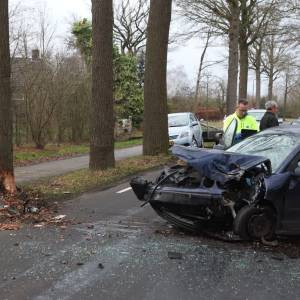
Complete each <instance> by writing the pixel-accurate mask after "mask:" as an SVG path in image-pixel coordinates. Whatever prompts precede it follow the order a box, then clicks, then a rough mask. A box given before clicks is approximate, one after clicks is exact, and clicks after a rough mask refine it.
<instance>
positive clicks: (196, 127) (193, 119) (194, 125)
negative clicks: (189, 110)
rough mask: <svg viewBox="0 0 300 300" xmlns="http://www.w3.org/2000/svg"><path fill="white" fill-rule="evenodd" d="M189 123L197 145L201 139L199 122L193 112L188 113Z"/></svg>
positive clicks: (200, 142)
mask: <svg viewBox="0 0 300 300" xmlns="http://www.w3.org/2000/svg"><path fill="white" fill-rule="evenodd" d="M190 123H191V127H192V131H193V135H194V137H195V138H196V140H197V143H198V145H201V144H202V139H201V128H200V124H199V122H198V121H197V119H196V117H195V116H194V115H193V114H190Z"/></svg>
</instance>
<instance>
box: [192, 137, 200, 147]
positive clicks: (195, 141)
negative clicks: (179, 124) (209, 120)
mask: <svg viewBox="0 0 300 300" xmlns="http://www.w3.org/2000/svg"><path fill="white" fill-rule="evenodd" d="M192 146H193V147H198V146H199V145H198V142H197V140H196V139H195V137H194V136H193V138H192Z"/></svg>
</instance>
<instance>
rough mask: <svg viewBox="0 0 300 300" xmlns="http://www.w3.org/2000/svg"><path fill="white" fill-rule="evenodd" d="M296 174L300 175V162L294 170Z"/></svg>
mask: <svg viewBox="0 0 300 300" xmlns="http://www.w3.org/2000/svg"><path fill="white" fill-rule="evenodd" d="M294 175H295V176H296V177H300V166H299V164H298V167H297V168H296V169H295V171H294Z"/></svg>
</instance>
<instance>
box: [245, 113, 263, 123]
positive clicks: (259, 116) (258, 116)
mask: <svg viewBox="0 0 300 300" xmlns="http://www.w3.org/2000/svg"><path fill="white" fill-rule="evenodd" d="M264 114H265V112H264V111H248V115H250V116H252V117H254V119H255V120H256V121H260V120H261V119H262V117H263V116H264Z"/></svg>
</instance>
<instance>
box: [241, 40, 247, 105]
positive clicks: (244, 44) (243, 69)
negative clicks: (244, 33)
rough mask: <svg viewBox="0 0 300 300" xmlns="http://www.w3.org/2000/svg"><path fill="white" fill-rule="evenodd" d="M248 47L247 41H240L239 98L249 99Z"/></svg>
mask: <svg viewBox="0 0 300 300" xmlns="http://www.w3.org/2000/svg"><path fill="white" fill-rule="evenodd" d="M248 67H249V63H248V45H247V41H244V40H243V41H240V85H239V98H240V99H247V92H248Z"/></svg>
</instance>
